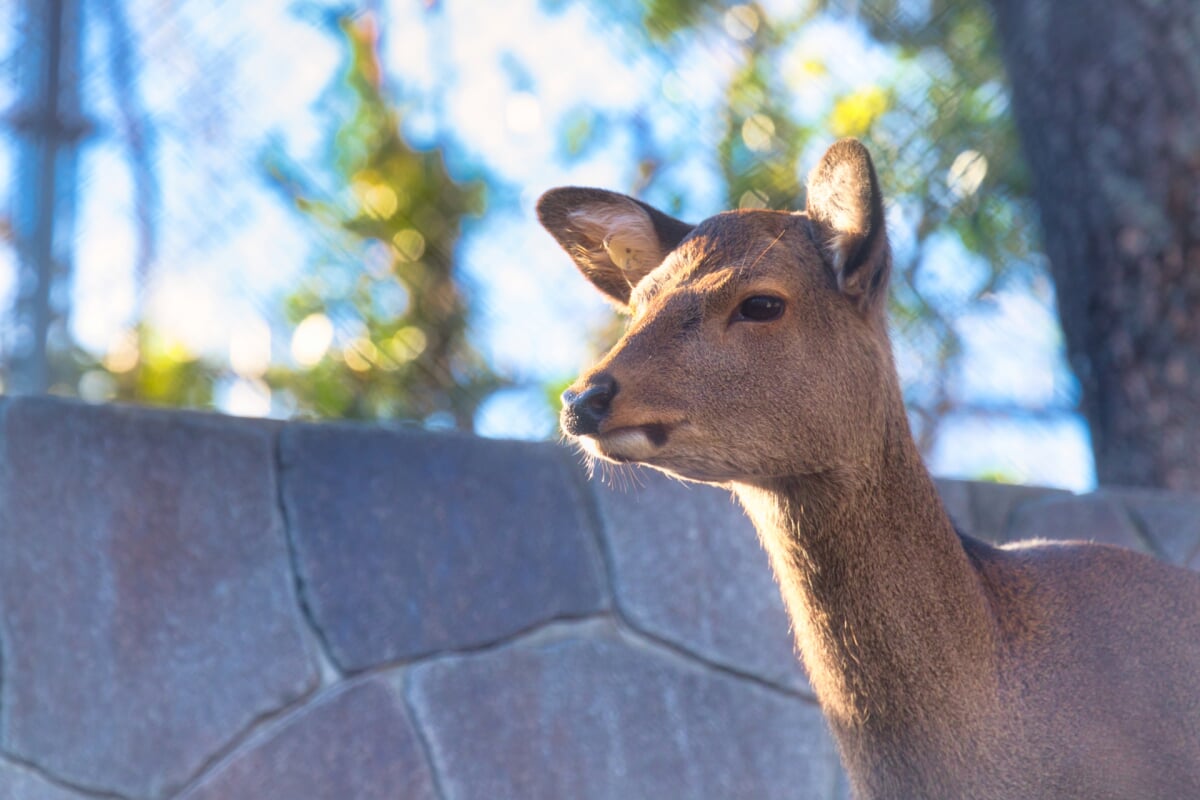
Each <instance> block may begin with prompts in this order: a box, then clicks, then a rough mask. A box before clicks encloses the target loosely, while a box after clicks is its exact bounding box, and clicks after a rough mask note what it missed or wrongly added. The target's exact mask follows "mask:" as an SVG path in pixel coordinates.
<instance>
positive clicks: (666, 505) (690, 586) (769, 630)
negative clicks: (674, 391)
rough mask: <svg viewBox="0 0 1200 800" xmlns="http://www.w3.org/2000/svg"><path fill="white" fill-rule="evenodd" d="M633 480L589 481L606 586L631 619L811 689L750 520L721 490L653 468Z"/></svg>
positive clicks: (731, 662) (691, 647) (698, 650)
mask: <svg viewBox="0 0 1200 800" xmlns="http://www.w3.org/2000/svg"><path fill="white" fill-rule="evenodd" d="M634 483H635V487H634V488H630V489H629V490H627V491H622V490H619V489H613V488H611V487H608V486H605V485H603V484H602V483H600V482H599V481H593V482H592V486H593V487H594V490H595V493H596V496H597V501H598V504H599V509H600V518H601V521H602V523H603V529H604V536H605V538H606V540H607V542H608V547H609V549H610V551H611V563H612V568H613V576H612V580H613V590H614V594H615V597H616V600H617V604H618V607H619V608H620V610H621V613H622V614H623V615H624V616H625V617H626V619H628V621H629V622H630V624H632V625H633V626H634V627H636V628H638V629H639V630H642V631H645V632H646V633H648V634H651V635H653V636H655V637H658V638H661V639H665V640H668V641H670V642H673V643H675V644H677V645H679V646H680V647H683V648H684V649H686V650H688V651H690V652H692V653H694V654H696V655H698V656H700V657H702V658H705V659H708V660H710V661H713V662H715V663H718V664H721V665H723V666H727V667H730V668H732V669H736V670H741V671H745V672H748V673H752V674H754V675H757V676H758V677H760V678H762V679H764V680H766V681H769V682H771V683H775V684H779V685H782V686H787V687H791V688H793V689H797V690H800V691H805V692H807V691H809V689H808V683H807V680H806V679H805V676H804V670H803V668H802V667H801V666H800V662H799V657H798V655H797V654H796V652H795V647H794V644H793V640H792V635H791V622H790V620H789V619H788V616H787V613H786V612H785V611H784V607H783V601H782V599H781V598H780V594H779V587H778V585H777V584H776V583H775V578H774V576H773V575H772V573H771V568H770V564H769V562H768V558H767V554H766V552H765V551H764V550H763V549H762V547H761V546H760V545H759V542H758V534H757V533H756V532H755V530H754V526H753V525H752V524H751V523H750V520H749V519H748V518H747V517H746V515H745V514H744V513H743V511H742V508H741V506H740V505H738V503H737V501H736V500H734V499H733V497H732V496H731V495H730V493H729V492H728V491H726V490H724V489H717V488H714V487H710V486H701V485H699V484H685V483H680V482H679V481H674V480H671V479H669V478H667V477H666V476H664V475H662V474H660V473H657V472H653V471H650V470H642V471H640V472H639V473H638V479H637V480H636V481H635V482H634Z"/></svg>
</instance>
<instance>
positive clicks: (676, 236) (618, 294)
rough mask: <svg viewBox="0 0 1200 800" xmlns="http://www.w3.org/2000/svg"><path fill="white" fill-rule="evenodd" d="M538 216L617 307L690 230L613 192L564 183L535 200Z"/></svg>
mask: <svg viewBox="0 0 1200 800" xmlns="http://www.w3.org/2000/svg"><path fill="white" fill-rule="evenodd" d="M537 213H538V219H539V220H540V221H541V223H542V227H544V228H545V229H546V230H548V231H549V232H550V235H551V236H553V237H554V238H555V239H556V240H557V241H558V243H559V244H560V245H562V247H563V249H564V250H566V251H567V253H568V255H570V256H571V258H572V259H574V261H575V265H576V266H577V267H579V271H580V272H582V273H583V274H584V276H585V277H586V278H587V279H588V280H589V281H591V282H592V284H593V285H594V286H595V287H596V288H597V289H599V290H600V291H601V292H603V293H604V294H605V295H607V296H608V298H609V299H610V300H612V301H613V302H614V303H616V304H617V305H618V306H619V307H620V308H622V309H625V308H627V307H628V306H629V295H630V292H632V290H633V287H634V286H636V285H637V283H638V282H639V281H640V280H641V279H642V278H644V277H645V276H646V275H647V273H649V272H650V271H651V270H653V269H654V268H655V267H657V266H658V265H659V264H661V263H662V262H663V259H665V258H666V257H667V254H668V253H670V252H671V251H672V250H674V249H675V246H676V245H678V244H679V242H681V241H682V240H683V237H685V236H687V235H688V233H689V232H691V230H692V226H691V225H688V224H687V223H686V222H680V221H679V220H677V219H675V218H674V217H670V216H667V215H666V214H664V213H662V212H661V211H659V210H658V209H655V208H652V207H651V206H648V205H646V204H645V203H643V202H641V201H639V200H635V199H633V198H632V197H628V196H626V195H623V194H618V193H617V192H608V191H605V190H603V189H581V188H578V187H575V186H565V187H562V188H559V189H551V190H550V191H548V192H546V193H545V194H544V195H542V196H541V198H540V199H539V200H538V204H537Z"/></svg>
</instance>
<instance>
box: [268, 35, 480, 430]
mask: <svg viewBox="0 0 1200 800" xmlns="http://www.w3.org/2000/svg"><path fill="white" fill-rule="evenodd" d="M341 32H342V36H343V41H344V43H345V46H346V53H347V68H346V72H345V76H344V79H343V81H341V82H339V83H338V84H336V85H335V86H334V87H332V88H331V90H330V92H329V96H328V99H329V103H328V106H329V112H330V116H331V118H332V124H333V125H334V129H333V131H332V135H331V138H330V144H329V153H330V161H331V162H332V167H331V170H330V172H331V175H330V180H328V181H327V183H329V184H330V185H332V186H334V187H336V188H334V189H331V190H326V191H321V190H318V189H317V188H315V187H314V186H312V185H310V184H309V182H308V181H306V180H305V177H306V176H305V175H304V173H303V171H302V170H301V169H299V168H298V167H297V166H296V165H295V164H294V163H293V162H292V161H291V160H290V159H288V158H287V157H286V156H282V155H279V154H276V155H275V156H274V157H273V158H271V159H270V161H269V164H268V169H269V173H270V175H271V177H272V179H273V180H274V181H275V183H276V185H278V186H279V187H280V188H281V189H283V190H284V191H286V192H287V193H288V194H289V195H290V196H291V197H292V198H293V200H294V202H295V204H296V207H297V208H298V209H299V210H300V211H301V212H303V213H304V214H306V215H308V216H309V217H311V218H312V219H313V220H314V221H315V222H316V223H318V224H319V225H320V226H321V227H322V228H323V229H324V230H325V232H326V233H327V234H328V237H329V238H328V248H327V250H326V252H325V253H324V254H323V255H322V256H321V257H320V258H319V259H318V260H317V261H316V263H315V264H314V265H313V267H312V269H311V270H310V271H309V272H308V274H307V275H306V276H305V278H304V279H303V281H302V282H301V284H300V286H299V287H298V288H297V289H296V290H295V291H294V292H293V293H292V294H291V295H290V296H289V297H288V298H287V299H286V312H287V316H288V321H289V322H290V323H291V324H292V325H293V326H294V327H293V329H292V338H291V343H292V355H293V364H292V365H290V366H278V365H277V366H275V367H273V368H272V369H271V370H270V371H269V372H268V373H267V375H266V381H267V383H268V384H269V385H271V386H273V387H276V388H279V389H282V390H284V391H285V392H287V394H288V395H290V397H291V399H292V400H293V402H294V403H295V405H296V406H297V410H298V411H299V412H300V413H301V414H306V415H313V416H335V417H357V418H378V417H400V418H406V419H417V420H424V421H426V422H427V423H430V424H447V423H452V424H454V425H456V426H457V427H459V428H464V429H470V428H471V427H472V422H473V418H474V414H475V410H476V408H477V407H478V405H479V403H480V402H481V401H482V400H483V399H484V398H485V397H486V396H487V395H488V394H489V393H490V392H491V391H492V390H494V389H495V388H497V387H499V386H501V385H502V384H503V381H502V380H501V379H500V378H499V377H498V376H497V375H496V374H494V373H493V372H492V371H491V369H490V367H489V366H488V365H487V363H486V362H485V361H484V359H483V358H482V357H481V356H480V354H479V353H478V352H477V351H476V350H475V349H474V347H473V346H472V345H471V344H470V342H469V340H468V302H467V297H466V296H465V287H464V285H463V282H462V280H461V278H460V277H459V276H458V275H457V274H456V272H455V269H454V250H455V245H456V243H457V241H458V238H459V235H460V233H461V228H462V222H463V219H464V218H465V217H467V216H469V215H473V214H478V213H480V212H481V211H482V209H483V207H484V185H483V184H482V182H479V181H471V182H465V183H463V182H459V181H456V180H455V179H454V178H453V177H452V176H451V175H450V173H449V171H448V170H447V167H446V164H445V161H444V158H443V154H442V152H441V150H439V149H436V148H435V149H429V150H419V149H417V148H415V147H413V146H412V145H410V144H409V143H408V142H407V141H406V140H405V138H404V135H403V133H402V131H401V126H400V123H401V117H400V113H399V111H398V109H397V108H396V106H395V105H394V104H393V103H392V101H391V100H390V98H389V97H388V95H387V92H386V91H385V86H384V81H383V73H382V68H381V66H380V62H379V54H378V52H377V41H376V35H375V29H374V26H373V24H372V21H371V18H370V17H369V16H363V17H358V18H345V19H343V20H342V21H341Z"/></svg>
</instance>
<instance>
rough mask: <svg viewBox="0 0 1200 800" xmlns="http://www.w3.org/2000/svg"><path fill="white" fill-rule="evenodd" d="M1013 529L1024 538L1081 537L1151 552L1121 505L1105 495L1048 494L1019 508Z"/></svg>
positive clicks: (1081, 538)
mask: <svg viewBox="0 0 1200 800" xmlns="http://www.w3.org/2000/svg"><path fill="white" fill-rule="evenodd" d="M1013 528H1014V529H1015V530H1018V531H1020V532H1021V538H1028V539H1068V540H1070V539H1077V540H1081V541H1090V542H1098V543H1100V544H1114V545H1117V546H1119V547H1127V548H1129V549H1131V550H1139V551H1141V552H1143V553H1149V552H1150V551H1149V548H1148V547H1147V546H1146V543H1145V542H1144V541H1143V540H1142V537H1141V536H1139V535H1138V532H1137V529H1136V528H1134V526H1133V524H1132V523H1131V522H1130V520H1129V516H1128V515H1127V514H1126V513H1125V510H1124V509H1123V508H1122V507H1121V505H1120V504H1119V503H1116V502H1114V501H1113V500H1112V499H1111V498H1109V497H1105V496H1104V495H1098V494H1093V495H1087V496H1085V497H1047V498H1044V499H1042V500H1039V501H1037V502H1033V503H1028V504H1026V505H1024V506H1022V507H1021V508H1020V509H1018V510H1017V511H1016V513H1015V516H1014V517H1013Z"/></svg>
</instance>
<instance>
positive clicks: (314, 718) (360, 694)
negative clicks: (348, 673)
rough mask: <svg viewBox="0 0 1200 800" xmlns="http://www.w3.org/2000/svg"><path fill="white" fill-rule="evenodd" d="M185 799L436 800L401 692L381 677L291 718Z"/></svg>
mask: <svg viewBox="0 0 1200 800" xmlns="http://www.w3.org/2000/svg"><path fill="white" fill-rule="evenodd" d="M272 728H273V729H272V730H270V731H269V732H267V733H266V734H265V735H263V736H256V737H254V741H251V742H248V743H247V744H246V745H245V746H244V747H243V749H242V750H241V751H240V752H238V753H236V754H235V755H234V756H232V757H231V758H230V759H228V760H227V761H226V762H225V763H224V764H222V765H221V766H219V767H217V768H216V769H215V770H214V771H213V773H212V774H211V775H207V776H205V777H204V779H203V781H202V782H201V783H200V784H198V785H197V786H195V787H194V788H193V789H191V790H189V791H188V792H186V793H185V794H183V795H181V797H180V800H297V798H304V800H394V798H404V800H435V799H436V798H437V792H436V790H435V788H434V783H433V777H432V774H431V772H430V770H429V765H428V763H427V762H426V758H425V754H424V752H423V751H422V749H421V744H420V741H419V740H418V738H417V735H416V732H415V731H414V730H413V727H412V723H411V722H410V721H409V718H408V713H407V712H406V711H405V709H404V701H403V698H402V697H401V695H400V693H399V691H398V690H396V689H395V688H393V687H392V685H391V684H390V682H388V681H387V680H386V679H384V678H380V677H375V678H371V679H369V680H366V681H363V682H359V683H355V684H351V685H350V686H348V687H345V688H339V689H336V690H334V691H333V692H331V693H330V694H328V695H325V696H322V697H319V698H317V699H316V700H314V701H312V702H311V703H310V705H309V706H307V707H306V708H304V709H302V710H301V711H299V712H297V713H295V714H290V715H288V716H287V717H286V718H285V719H283V720H280V721H279V722H278V723H277V724H275V725H273V726H272Z"/></svg>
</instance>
